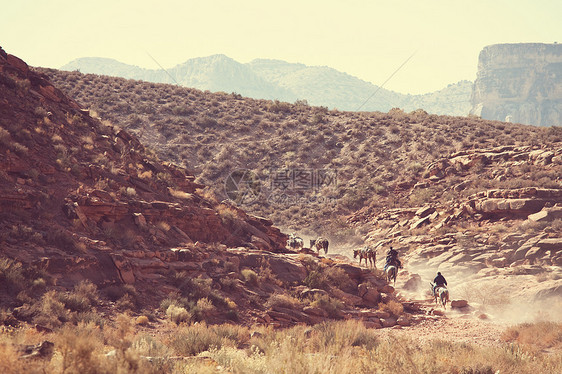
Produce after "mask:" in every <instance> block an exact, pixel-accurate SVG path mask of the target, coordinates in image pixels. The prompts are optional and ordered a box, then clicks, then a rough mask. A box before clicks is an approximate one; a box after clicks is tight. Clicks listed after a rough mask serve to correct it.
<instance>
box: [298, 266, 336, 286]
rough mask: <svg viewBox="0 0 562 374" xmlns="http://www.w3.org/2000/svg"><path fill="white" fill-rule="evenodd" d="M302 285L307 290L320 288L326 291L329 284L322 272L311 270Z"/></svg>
mask: <svg viewBox="0 0 562 374" xmlns="http://www.w3.org/2000/svg"><path fill="white" fill-rule="evenodd" d="M303 283H304V284H305V285H307V286H308V287H309V288H321V289H326V288H329V286H330V284H329V282H328V278H327V277H326V275H325V274H324V273H323V272H322V270H312V271H310V272H309V273H308V275H307V276H306V278H305V279H304V281H303Z"/></svg>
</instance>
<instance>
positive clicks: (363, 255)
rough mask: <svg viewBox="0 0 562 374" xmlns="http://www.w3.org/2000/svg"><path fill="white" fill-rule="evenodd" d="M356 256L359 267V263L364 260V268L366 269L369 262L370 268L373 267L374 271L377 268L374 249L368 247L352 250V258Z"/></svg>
mask: <svg viewBox="0 0 562 374" xmlns="http://www.w3.org/2000/svg"><path fill="white" fill-rule="evenodd" d="M357 256H359V266H361V261H363V259H365V266H367V267H368V266H369V262H370V263H371V266H372V267H374V268H375V269H376V268H377V264H376V260H377V251H376V250H375V249H373V248H369V247H363V248H361V249H354V250H353V258H357Z"/></svg>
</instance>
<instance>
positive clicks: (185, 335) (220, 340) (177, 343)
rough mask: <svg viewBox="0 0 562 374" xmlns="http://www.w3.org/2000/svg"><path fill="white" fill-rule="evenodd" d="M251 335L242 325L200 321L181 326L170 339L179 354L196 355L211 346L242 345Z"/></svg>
mask: <svg viewBox="0 0 562 374" xmlns="http://www.w3.org/2000/svg"><path fill="white" fill-rule="evenodd" d="M249 335H250V334H249V332H248V330H247V328H245V327H242V326H236V325H215V326H207V325H206V324H205V323H199V324H194V325H191V326H182V327H181V328H179V329H178V330H177V331H176V332H175V333H174V335H173V337H172V339H171V341H170V348H171V349H172V350H173V352H174V353H175V354H177V355H185V356H194V355H197V354H199V353H201V352H204V351H207V350H209V349H211V348H215V349H220V348H221V347H224V346H228V347H242V346H243V345H244V344H245V343H246V342H247V341H248V340H249Z"/></svg>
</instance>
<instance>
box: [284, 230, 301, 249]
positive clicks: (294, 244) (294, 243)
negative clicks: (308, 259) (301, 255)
mask: <svg viewBox="0 0 562 374" xmlns="http://www.w3.org/2000/svg"><path fill="white" fill-rule="evenodd" d="M287 246H288V247H290V248H293V249H299V248H302V247H303V246H304V241H303V240H302V238H299V237H298V236H296V235H295V234H294V233H292V234H291V235H289V239H288V240H287Z"/></svg>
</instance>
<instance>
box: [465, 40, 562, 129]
mask: <svg viewBox="0 0 562 374" xmlns="http://www.w3.org/2000/svg"><path fill="white" fill-rule="evenodd" d="M471 113H472V114H475V115H477V116H481V117H482V118H485V119H493V120H501V121H504V120H505V121H509V122H515V123H526V124H531V125H538V126H561V125H562V117H561V115H560V113H562V45H560V44H540V43H520V44H496V45H490V46H487V47H485V48H484V49H483V50H482V52H480V56H479V59H478V74H477V79H476V82H475V83H474V91H473V93H472V109H471Z"/></svg>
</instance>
